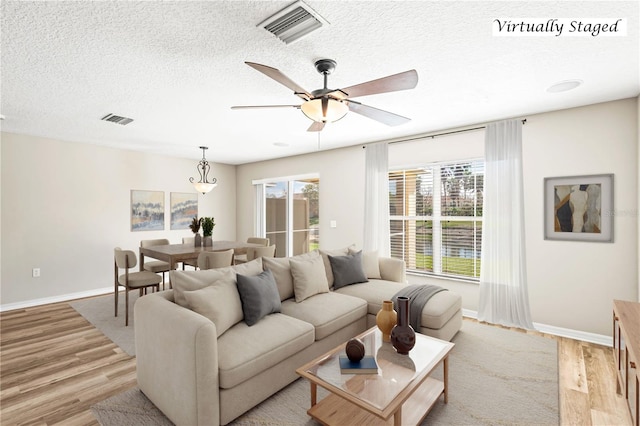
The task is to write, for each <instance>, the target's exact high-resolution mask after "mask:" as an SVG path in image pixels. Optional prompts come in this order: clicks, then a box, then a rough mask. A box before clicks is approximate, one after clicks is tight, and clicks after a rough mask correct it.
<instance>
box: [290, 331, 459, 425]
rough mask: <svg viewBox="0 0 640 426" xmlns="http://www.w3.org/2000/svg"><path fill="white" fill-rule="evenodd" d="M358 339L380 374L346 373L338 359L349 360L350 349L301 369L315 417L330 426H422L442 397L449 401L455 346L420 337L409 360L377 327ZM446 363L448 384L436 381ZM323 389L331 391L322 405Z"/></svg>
mask: <svg viewBox="0 0 640 426" xmlns="http://www.w3.org/2000/svg"><path fill="white" fill-rule="evenodd" d="M358 338H360V339H362V341H363V342H364V345H365V351H366V354H367V355H375V357H376V361H377V363H378V374H340V366H339V364H338V357H339V356H340V355H344V346H345V345H344V344H342V345H340V346H338V347H336V348H334V349H333V350H331V351H330V352H328V353H326V354H324V355H323V356H321V357H318V358H316V359H314V360H313V361H311V362H309V363H308V364H306V365H303V366H302V367H300V368H298V369H297V370H296V373H298V374H299V375H300V376H302V377H305V378H306V379H307V380H309V382H310V384H311V408H310V409H309V410H308V411H307V413H308V414H309V415H310V416H311V417H313V418H314V419H316V420H318V421H319V422H320V423H322V424H324V425H340V426H342V425H347V424H348V425H367V426H369V425H388V424H394V425H396V426H399V425H408V424H411V425H414V424H415V425H417V424H420V422H422V420H423V419H424V418H425V417H426V415H427V413H428V412H429V411H430V410H431V408H432V407H433V404H434V403H435V402H436V400H437V399H438V398H439V397H440V395H443V397H444V402H445V403H447V402H448V388H447V384H448V375H449V352H451V349H452V348H453V346H454V344H453V343H451V342H446V341H443V340H438V339H434V338H432V337H428V336H424V335H422V334H418V333H416V345H415V346H414V348H413V349H411V351H409V355H400V354H398V353H396V352H395V349H394V348H393V346H391V344H390V343H385V342H383V341H382V333H381V332H380V331H379V330H378V329H377V327H374V328H371V329H369V330H367V331H365V332H364V333H362V334H361V335H359V336H358ZM440 364H442V366H443V370H444V371H443V380H442V381H440V380H437V379H434V378H433V377H430V375H431V373H432V372H433V371H434V370H435V369H436V367H437V366H438V365H440ZM318 386H321V387H323V388H325V389H327V390H328V391H329V392H330V394H329V395H328V396H327V397H325V398H324V399H322V400H321V401H317V389H318V388H317V387H318ZM392 417H393V420H392V419H391V418H392Z"/></svg>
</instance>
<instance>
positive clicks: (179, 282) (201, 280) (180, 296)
mask: <svg viewBox="0 0 640 426" xmlns="http://www.w3.org/2000/svg"><path fill="white" fill-rule="evenodd" d="M228 271H233V272H234V274H235V273H240V274H243V275H258V274H259V273H261V272H262V258H258V259H255V260H252V261H251V262H247V263H243V264H241V265H236V266H227V267H225V268H217V269H207V270H204V271H203V270H198V271H170V272H169V279H170V280H171V286H172V287H173V294H174V298H175V302H176V303H177V304H178V305H180V306H182V307H185V308H188V305H187V300H186V299H185V297H184V292H185V291H195V290H200V289H201V288H204V287H207V286H210V285H211V284H213V283H214V282H216V281H217V280H218V279H220V278H221V277H222V276H223V275H224V274H225V273H227V272H228Z"/></svg>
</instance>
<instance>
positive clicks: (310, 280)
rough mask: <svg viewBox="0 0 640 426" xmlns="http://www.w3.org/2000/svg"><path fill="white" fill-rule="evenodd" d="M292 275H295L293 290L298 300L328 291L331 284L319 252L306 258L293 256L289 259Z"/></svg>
mask: <svg viewBox="0 0 640 426" xmlns="http://www.w3.org/2000/svg"><path fill="white" fill-rule="evenodd" d="M289 264H290V265H291V276H292V277H293V291H294V293H295V297H296V302H302V301H303V300H304V299H306V298H308V297H311V296H313V295H316V294H319V293H328V292H329V284H328V282H327V275H326V272H325V268H324V262H323V261H322V257H321V256H320V255H319V254H317V252H316V255H315V256H308V257H306V258H297V257H292V258H290V259H289Z"/></svg>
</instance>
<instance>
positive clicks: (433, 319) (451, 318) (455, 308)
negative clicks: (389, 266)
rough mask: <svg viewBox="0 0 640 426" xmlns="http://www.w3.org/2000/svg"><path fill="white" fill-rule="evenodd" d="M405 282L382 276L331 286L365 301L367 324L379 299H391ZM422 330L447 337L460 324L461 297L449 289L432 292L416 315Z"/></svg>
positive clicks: (430, 334) (380, 305)
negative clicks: (376, 278) (381, 278)
mask: <svg viewBox="0 0 640 426" xmlns="http://www.w3.org/2000/svg"><path fill="white" fill-rule="evenodd" d="M405 286H407V284H403V283H398V282H391V281H386V280H369V282H367V283H362V284H352V285H348V286H345V287H341V288H339V289H337V290H335V293H340V294H345V295H349V296H353V297H357V298H361V299H364V300H366V301H367V304H368V308H367V313H368V314H369V315H368V325H369V326H373V325H375V316H376V314H377V313H378V311H380V309H381V308H382V301H383V300H391V298H392V297H393V295H394V294H396V293H397V292H398V290H400V289H401V288H402V287H405ZM420 322H421V324H420V330H419V332H420V333H422V334H426V335H427V336H431V337H435V338H437V339H442V340H451V339H452V338H453V336H454V335H455V334H456V333H457V332H458V330H460V328H461V327H462V298H461V297H460V295H459V294H457V293H455V292H452V291H441V292H439V293H436V294H435V295H434V296H433V297H432V298H431V299H429V301H428V302H427V304H426V305H425V307H424V308H423V310H422V316H421V318H420Z"/></svg>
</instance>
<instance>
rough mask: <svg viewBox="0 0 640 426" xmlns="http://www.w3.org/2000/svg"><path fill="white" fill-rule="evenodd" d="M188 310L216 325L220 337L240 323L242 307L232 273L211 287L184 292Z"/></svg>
mask: <svg viewBox="0 0 640 426" xmlns="http://www.w3.org/2000/svg"><path fill="white" fill-rule="evenodd" d="M183 295H184V297H185V298H186V301H187V305H188V308H189V309H191V310H192V311H195V312H197V313H199V314H200V315H202V316H204V317H206V318H208V319H209V320H211V322H213V323H214V324H215V325H216V332H217V335H218V337H220V336H221V335H222V334H223V333H224V332H225V331H227V330H228V329H229V328H230V327H231V326H233V325H234V324H236V323H238V322H240V321H242V316H243V314H242V305H241V302H240V296H239V295H238V289H237V288H236V281H235V277H234V275H233V272H231V271H227V272H226V273H225V274H223V276H222V277H221V278H220V279H218V280H217V281H215V282H214V283H213V284H212V285H210V286H207V287H204V288H201V289H200V290H195V291H185V292H184V293H183Z"/></svg>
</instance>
